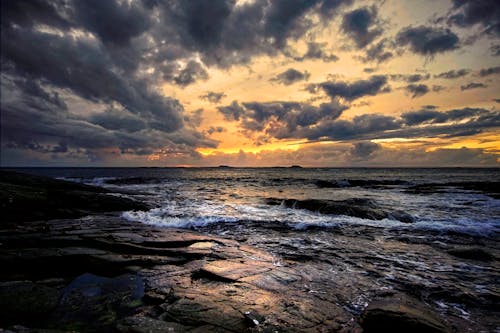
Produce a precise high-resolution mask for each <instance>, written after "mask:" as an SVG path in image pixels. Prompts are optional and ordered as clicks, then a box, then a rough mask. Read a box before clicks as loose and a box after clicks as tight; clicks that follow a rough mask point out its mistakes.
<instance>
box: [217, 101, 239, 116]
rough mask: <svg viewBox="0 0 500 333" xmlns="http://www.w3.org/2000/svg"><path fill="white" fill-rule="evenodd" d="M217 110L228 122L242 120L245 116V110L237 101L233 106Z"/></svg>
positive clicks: (221, 107) (220, 107)
mask: <svg viewBox="0 0 500 333" xmlns="http://www.w3.org/2000/svg"><path fill="white" fill-rule="evenodd" d="M217 110H218V111H219V112H220V113H222V115H223V116H224V119H226V120H236V121H238V120H240V117H241V116H243V115H244V114H245V110H244V109H243V107H241V105H239V104H238V102H237V101H233V102H232V103H231V105H227V106H219V107H217Z"/></svg>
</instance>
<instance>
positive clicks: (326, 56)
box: [294, 42, 339, 62]
mask: <svg viewBox="0 0 500 333" xmlns="http://www.w3.org/2000/svg"><path fill="white" fill-rule="evenodd" d="M326 45H327V44H326V43H316V42H308V43H307V51H306V53H304V55H303V56H302V57H295V58H294V59H295V60H297V61H303V60H306V59H317V60H322V61H324V62H332V61H337V60H339V57H337V56H336V55H335V54H331V53H328V52H326V51H325V50H324V49H325V47H326Z"/></svg>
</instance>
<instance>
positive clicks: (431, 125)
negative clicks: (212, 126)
mask: <svg viewBox="0 0 500 333" xmlns="http://www.w3.org/2000/svg"><path fill="white" fill-rule="evenodd" d="M234 103H235V104H237V103H236V102H234ZM237 105H238V107H239V108H241V110H240V111H241V113H238V114H239V118H238V119H234V118H233V120H238V121H239V122H240V123H239V125H240V126H241V128H242V129H243V130H244V131H245V132H246V133H247V135H248V136H250V137H251V136H253V135H254V134H258V133H265V134H266V135H267V136H270V137H273V138H277V139H290V138H294V139H308V140H311V141H325V140H326V141H329V140H333V141H349V140H373V139H386V138H419V137H443V138H445V137H446V138H452V137H460V136H465V135H473V134H477V133H480V132H482V131H484V130H491V129H495V128H498V127H500V111H496V110H486V109H481V108H463V109H453V110H447V111H438V110H437V107H435V106H432V105H431V106H425V107H424V108H423V109H422V110H418V111H412V112H406V113H403V114H402V115H401V116H400V117H394V116H386V115H382V114H376V113H375V114H363V115H360V116H355V117H354V118H353V119H352V120H342V119H339V117H340V115H341V114H342V112H343V110H344V109H345V108H346V107H345V106H342V105H339V104H322V105H321V106H320V107H314V106H311V105H307V104H302V103H289V102H272V103H257V102H252V103H242V106H239V104H237ZM467 133H469V134H467ZM363 148H365V147H359V150H360V151H361V150H362V149H363Z"/></svg>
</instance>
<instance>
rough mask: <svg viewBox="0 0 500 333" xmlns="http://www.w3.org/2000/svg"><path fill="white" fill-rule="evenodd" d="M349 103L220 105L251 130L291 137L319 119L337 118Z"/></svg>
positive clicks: (231, 117) (275, 135) (230, 117)
mask: <svg viewBox="0 0 500 333" xmlns="http://www.w3.org/2000/svg"><path fill="white" fill-rule="evenodd" d="M346 109H347V106H345V105H342V104H340V103H338V102H335V101H334V102H331V103H323V104H320V105H319V106H313V105H310V104H307V103H297V102H280V101H276V102H268V103H259V102H249V103H242V105H239V104H238V103H237V102H236V101H234V102H233V103H232V104H231V105H229V106H225V107H219V108H218V110H219V112H221V113H222V114H223V115H224V117H225V118H226V119H227V120H235V121H240V120H241V127H242V128H243V129H244V130H246V131H250V132H255V131H264V130H265V132H266V133H267V134H269V135H271V136H273V137H276V138H287V137H290V136H294V135H296V134H297V133H298V132H301V131H304V130H305V129H307V128H309V127H314V126H315V125H316V124H317V123H319V122H321V121H327V120H330V121H331V120H335V119H337V118H338V117H340V115H341V114H342V112H343V111H344V110H346Z"/></svg>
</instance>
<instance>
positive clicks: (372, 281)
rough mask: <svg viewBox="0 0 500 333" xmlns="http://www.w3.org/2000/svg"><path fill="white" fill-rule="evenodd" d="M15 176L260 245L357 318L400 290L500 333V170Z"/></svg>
mask: <svg viewBox="0 0 500 333" xmlns="http://www.w3.org/2000/svg"><path fill="white" fill-rule="evenodd" d="M19 171H24V172H30V173H35V174H41V175H46V176H51V177H57V178H62V179H67V180H71V181H76V182H82V183H87V184H92V185H99V186H104V187H106V188H108V189H110V190H112V191H114V192H115V195H122V196H127V197H131V198H134V199H136V200H141V201H144V202H147V203H149V204H150V205H151V209H150V210H148V211H128V212H122V213H121V216H122V217H123V218H125V219H127V220H130V221H132V222H135V223H144V224H148V225H153V226H157V227H162V228H185V229H194V230H197V231H199V232H202V233H207V234H211V235H217V236H221V237H226V238H232V239H235V240H237V241H239V242H241V243H245V244H248V245H251V246H255V247H258V248H261V249H264V250H266V251H268V252H270V253H271V254H272V255H273V257H274V258H275V264H276V265H277V266H280V265H300V271H301V272H303V275H304V276H303V280H304V281H307V283H306V282H304V285H303V287H302V288H303V289H304V290H306V291H307V292H309V293H313V294H314V295H317V297H318V298H320V299H323V298H325V297H326V298H325V299H328V301H331V302H335V303H337V304H338V305H339V306H341V307H343V308H345V309H346V310H347V311H350V312H351V313H352V314H353V315H359V314H360V313H361V312H362V311H363V309H364V308H365V307H366V306H367V304H368V303H369V302H370V301H371V300H372V299H374V298H377V297H378V295H380V293H385V292H388V291H396V292H403V293H406V294H409V295H412V296H415V297H417V298H419V299H420V300H422V301H424V302H425V303H426V304H427V305H428V306H430V307H432V308H433V309H434V310H435V311H437V312H439V313H440V314H441V315H442V316H443V317H444V318H446V319H447V321H448V322H449V323H451V324H452V325H453V326H454V327H455V330H456V331H457V332H494V331H497V332H498V331H500V319H499V317H498V304H500V292H499V283H498V281H499V279H498V277H499V276H500V266H499V264H498V263H499V259H500V246H499V244H500V242H499V236H500V235H499V233H500V199H499V196H498V192H499V190H498V186H500V183H499V182H500V169H462V168H460V169H458V168H457V169H444V168H438V169H361V168H358V169H307V168H259V169H251V168H196V169H195V168H193V169H189V168H42V169H40V168H38V169H19ZM88 218H90V219H92V217H88ZM84 219H85V218H84Z"/></svg>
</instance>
